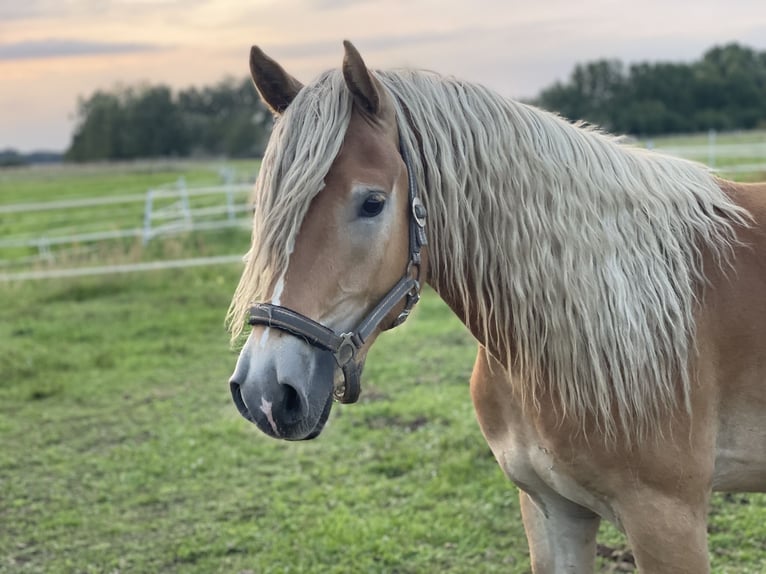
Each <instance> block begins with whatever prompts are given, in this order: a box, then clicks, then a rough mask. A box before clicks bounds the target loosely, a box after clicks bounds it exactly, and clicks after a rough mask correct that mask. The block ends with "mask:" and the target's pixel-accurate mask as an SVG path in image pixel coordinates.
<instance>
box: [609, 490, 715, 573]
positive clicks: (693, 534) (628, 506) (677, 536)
mask: <svg viewBox="0 0 766 574" xmlns="http://www.w3.org/2000/svg"><path fill="white" fill-rule="evenodd" d="M631 499H632V500H630V501H629V502H625V501H620V502H618V504H617V512H618V514H619V516H620V519H621V523H622V527H623V529H624V531H625V534H626V535H627V537H628V542H630V545H631V547H632V548H633V556H635V558H636V565H637V566H638V569H639V571H640V572H651V573H652V574H706V573H708V572H710V562H709V558H708V549H707V502H706V501H705V502H704V503H697V504H694V503H689V502H685V501H682V500H679V499H676V498H672V497H669V496H667V495H664V494H660V493H656V492H645V491H644V492H640V493H635V494H634V495H632V496H631Z"/></svg>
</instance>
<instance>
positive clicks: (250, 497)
mask: <svg viewBox="0 0 766 574" xmlns="http://www.w3.org/2000/svg"><path fill="white" fill-rule="evenodd" d="M241 167H243V168H244V169H248V166H241ZM148 171H149V172H150V173H147V169H141V168H140V167H135V166H133V167H132V168H131V169H126V168H125V166H118V167H116V168H109V167H108V166H101V167H99V168H98V169H95V168H87V167H86V168H82V169H72V168H67V169H65V170H62V171H60V172H58V173H57V174H56V175H55V177H54V176H52V175H50V172H46V171H44V170H43V171H35V170H31V171H29V170H26V171H12V172H2V171H0V205H4V204H10V203H17V202H21V201H24V202H27V201H43V200H53V199H57V198H61V197H62V196H65V195H66V196H68V197H72V198H73V197H85V196H101V195H105V194H109V193H134V192H141V190H145V189H146V188H147V186H153V185H161V184H165V183H172V182H173V181H174V180H175V179H176V178H177V177H179V175H184V176H185V177H186V178H187V181H188V182H190V184H191V183H192V182H195V181H199V182H202V183H204V182H207V181H209V180H211V179H214V178H215V177H216V174H215V171H214V170H211V169H210V168H209V167H208V166H202V167H200V166H197V165H193V164H184V165H174V166H164V167H162V168H157V169H154V168H152V169H149V170H148ZM48 216H50V214H49V215H46V217H48ZM17 225H20V222H19V221H18V220H17V219H16V218H8V217H0V236H2V234H4V233H9V231H8V230H9V229H11V228H14V226H17ZM25 225H27V226H28V227H27V229H32V228H34V227H35V225H45V221H37V222H35V221H34V216H33V217H32V220H29V221H27V222H26V223H25ZM247 247H248V233H247V231H244V230H229V232H227V233H222V234H199V235H194V236H188V237H177V238H169V239H167V240H163V241H161V242H158V243H156V244H154V245H153V244H150V245H149V246H148V247H147V248H143V247H142V246H140V245H132V246H130V249H128V250H127V251H124V250H122V249H116V248H115V249H114V250H111V248H110V249H108V250H104V251H103V252H101V253H100V254H99V255H97V256H94V257H95V262H100V263H107V262H111V259H110V257H116V258H117V259H118V260H124V259H125V258H126V257H127V258H128V259H130V260H143V259H144V258H155V257H161V256H168V255H172V256H175V257H185V256H196V255H200V254H208V253H244V251H245V250H246V249H247ZM131 250H132V251H131ZM152 250H154V251H152ZM126 253H127V255H126ZM238 274H239V269H238V265H228V266H218V267H205V268H196V269H187V270H172V271H155V272H150V273H135V274H124V275H111V276H104V277H91V278H81V279H76V280H74V279H70V280H61V279H52V280H46V281H37V282H34V281H29V282H12V283H2V282H0V302H2V304H0V445H1V446H0V572H1V573H6V572H7V573H9V574H10V573H14V574H15V573H33V572H34V573H38V572H39V573H46V574H47V573H54V574H55V573H73V572H75V573H79V572H87V573H90V572H94V573H95V572H98V573H101V572H104V573H114V572H120V573H123V574H124V573H154V572H158V573H159V572H162V573H166V572H168V573H172V572H180V573H185V572H193V573H197V572H198V573H210V572H221V573H230V572H231V573H240V574H245V573H257V574H261V573H287V572H293V573H324V572H329V573H354V574H355V573H366V572H380V573H393V572H395V573H432V572H455V573H474V572H490V573H491V572H510V573H525V572H529V560H528V553H527V548H526V540H525V537H524V533H523V530H522V526H521V520H520V516H519V510H518V504H517V491H516V489H515V487H513V486H512V485H511V484H510V483H509V482H508V481H507V480H506V479H505V478H504V477H503V475H502V473H501V471H500V470H499V468H498V467H497V465H496V463H495V461H494V459H493V457H492V456H491V454H490V452H489V449H488V448H487V446H486V444H485V443H484V440H483V438H482V437H481V434H480V432H479V430H478V426H477V424H476V421H475V418H474V415H473V409H472V406H471V402H470V397H469V392H468V377H469V374H470V372H471V368H472V364H473V357H474V355H475V342H474V341H473V340H472V339H471V337H470V335H468V334H467V332H466V330H465V329H464V328H463V327H462V325H461V324H460V323H459V322H458V321H457V320H456V319H455V318H454V317H453V316H452V315H451V313H450V312H449V311H448V309H447V308H446V307H445V306H444V305H443V304H442V303H441V302H440V301H439V300H438V298H437V297H436V296H435V295H434V294H433V293H432V292H427V293H426V294H425V297H424V299H423V301H422V303H421V304H420V305H419V306H418V308H417V310H416V313H415V316H414V317H413V318H412V319H411V320H410V321H409V322H408V323H407V324H405V325H403V326H402V327H401V328H399V329H397V330H396V331H394V332H392V333H390V334H386V335H384V336H382V337H381V339H380V340H379V342H378V343H376V346H375V347H374V348H373V350H372V352H371V353H370V356H369V358H368V360H367V367H366V370H365V376H364V379H363V385H364V392H363V395H362V399H361V401H360V402H359V403H358V404H356V405H336V406H335V407H334V409H333V414H332V415H331V419H330V421H329V423H328V426H327V428H326V429H325V431H324V433H323V434H322V435H321V437H320V438H318V439H317V440H314V441H310V442H307V443H284V442H278V441H274V440H271V439H268V438H267V437H265V436H264V435H262V434H261V433H259V432H258V431H257V429H256V428H255V427H254V426H253V425H251V424H250V423H248V422H246V421H245V420H244V419H242V418H241V417H240V416H239V415H238V414H237V413H236V409H235V408H234V406H233V404H232V402H231V399H230V397H229V391H228V385H227V378H228V375H229V374H230V372H231V371H232V369H233V367H234V363H235V360H236V350H234V349H231V348H230V347H229V344H228V337H227V334H226V333H225V331H224V327H223V318H224V314H225V311H226V308H227V305H228V300H229V297H230V296H231V293H232V292H233V290H234V287H235V285H236V282H237V279H238ZM709 530H710V554H711V558H712V561H713V571H714V572H716V573H718V572H721V573H742V574H744V573H749V574H757V573H763V572H766V495H763V494H736V495H716V496H715V497H714V499H713V503H712V508H711V521H710V527H709ZM599 542H600V543H601V545H602V546H601V547H600V550H599V554H600V555H601V558H599V564H600V569H601V571H602V572H625V571H631V569H632V568H631V566H630V554H629V552H628V551H627V545H626V543H625V539H624V537H623V536H622V535H621V534H619V533H618V532H617V531H616V530H615V529H614V528H612V527H611V526H609V525H606V524H605V525H604V526H602V529H601V533H600V537H599Z"/></svg>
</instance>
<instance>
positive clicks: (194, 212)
mask: <svg viewBox="0 0 766 574" xmlns="http://www.w3.org/2000/svg"><path fill="white" fill-rule="evenodd" d="M251 188H252V185H251V184H224V185H220V186H212V187H198V188H188V187H187V186H186V182H185V180H184V179H183V178H181V179H180V180H179V181H178V183H177V184H176V185H175V186H174V187H173V188H170V189H168V188H159V189H150V190H148V191H147V192H146V193H144V194H132V195H121V196H114V197H99V198H84V199H72V200H62V201H50V202H40V203H20V204H13V205H5V206H0V215H3V214H8V215H10V214H14V215H21V214H23V213H29V212H43V211H54V210H55V211H61V210H68V209H83V208H89V207H100V206H107V205H119V204H130V203H143V204H144V209H143V221H142V222H139V221H137V222H136V224H137V225H136V226H135V227H129V228H123V229H105V230H99V231H93V232H81V233H59V232H57V231H56V230H46V232H45V233H43V234H40V235H37V236H32V237H30V236H29V235H28V234H19V235H16V236H10V237H5V238H3V239H2V240H0V253H2V250H3V249H6V250H7V249H9V248H19V247H32V248H36V249H37V251H38V253H37V255H35V256H28V257H23V258H13V259H6V258H2V257H0V265H8V264H10V263H11V262H22V261H23V262H26V263H30V262H34V261H36V260H46V261H51V260H53V259H55V252H54V250H53V249H52V248H53V247H56V246H65V245H70V246H74V245H82V244H85V243H94V242H100V241H107V240H113V239H123V238H132V237H135V238H141V239H142V241H143V243H144V244H147V243H148V242H149V241H151V240H152V239H153V238H155V237H159V236H163V235H173V234H177V233H184V232H189V231H208V230H216V229H223V228H227V227H246V226H248V225H249V224H250V218H249V217H243V214H247V213H250V212H251V207H250V205H248V204H247V203H246V202H243V201H242V196H243V195H244V194H246V193H248V192H249V191H250V189H251ZM202 196H222V197H223V201H222V202H220V205H206V206H204V207H194V206H193V205H192V203H191V198H193V197H202ZM168 200H170V203H168ZM163 201H164V203H163ZM158 222H159V224H158ZM104 223H105V224H108V223H109V222H104Z"/></svg>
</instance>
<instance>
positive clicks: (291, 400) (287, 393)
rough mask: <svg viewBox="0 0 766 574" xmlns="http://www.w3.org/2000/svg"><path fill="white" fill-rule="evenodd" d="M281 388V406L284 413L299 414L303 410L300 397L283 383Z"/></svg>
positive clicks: (293, 389) (292, 388)
mask: <svg viewBox="0 0 766 574" xmlns="http://www.w3.org/2000/svg"><path fill="white" fill-rule="evenodd" d="M282 387H283V389H282V390H283V392H284V400H283V402H282V404H283V405H284V409H285V412H286V413H294V412H298V413H299V414H300V413H301V411H302V410H303V408H302V405H301V397H300V395H299V394H298V391H296V390H295V388H294V387H292V386H290V385H287V384H284V383H283V384H282Z"/></svg>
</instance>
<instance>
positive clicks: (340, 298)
mask: <svg viewBox="0 0 766 574" xmlns="http://www.w3.org/2000/svg"><path fill="white" fill-rule="evenodd" d="M344 46H345V57H344V60H343V67H342V70H343V75H342V76H343V83H344V84H345V88H344V89H345V90H346V93H345V94H341V97H346V98H347V99H349V100H350V102H351V113H350V119H348V124H347V128H346V129H345V133H344V134H342V142H341V143H340V148H339V152H338V153H337V155H335V157H334V158H331V163H329V164H328V167H329V169H328V170H327V171H326V173H319V174H316V175H318V176H319V178H320V179H321V184H320V185H319V189H318V190H317V193H315V194H314V195H313V197H310V196H308V197H309V199H308V207H307V209H306V211H305V215H304V216H303V218H302V220H301V221H295V218H294V224H295V226H296V231H295V233H294V234H293V235H292V239H291V240H290V241H289V242H288V243H289V245H286V246H283V249H284V250H286V253H285V254H284V257H285V259H284V261H285V264H284V265H283V268H281V269H278V270H277V269H273V266H269V265H266V266H262V268H260V270H259V271H256V272H255V273H261V274H262V273H266V272H270V273H271V275H272V276H271V277H268V278H266V279H265V281H266V282H267V283H268V287H265V288H263V289H261V292H260V293H259V294H258V298H259V299H260V301H252V303H255V304H256V305H255V307H253V310H252V311H251V314H250V320H249V322H250V324H252V325H253V329H252V331H251V332H250V334H249V336H248V337H247V341H246V343H245V345H244V347H243V348H242V351H241V353H240V356H239V359H238V361H237V366H236V368H235V371H234V373H233V375H232V377H231V380H230V387H231V392H232V397H233V399H234V402H235V404H236V405H237V407H238V409H239V412H240V413H241V414H242V415H243V416H244V417H245V418H247V419H248V420H250V421H252V422H254V423H255V424H256V425H257V426H258V428H260V429H261V430H262V431H263V432H265V433H266V434H268V435H269V436H272V437H275V438H282V439H287V440H302V439H310V438H314V437H316V436H317V435H318V434H319V433H320V432H321V430H322V428H323V426H324V424H325V422H326V421H327V418H328V416H329V413H330V409H331V407H332V403H333V397H334V396H335V397H337V398H340V399H341V400H343V399H344V398H345V399H346V400H345V401H344V402H353V401H354V400H356V397H357V396H358V378H359V375H360V373H361V369H362V367H363V364H364V359H365V357H366V354H367V351H368V350H369V347H370V345H371V344H372V342H373V341H374V339H375V338H376V337H377V335H378V334H379V333H380V331H382V330H385V329H387V328H390V327H392V326H393V325H394V324H398V322H400V321H401V320H402V318H403V317H404V316H406V313H408V312H409V308H410V307H411V306H412V305H413V304H414V302H415V301H416V298H417V291H418V290H419V283H418V279H419V276H420V267H421V265H420V246H421V245H422V244H424V243H425V237H424V235H423V232H422V224H423V220H422V217H421V218H418V217H416V218H415V219H418V221H420V228H418V229H415V230H414V231H413V229H412V226H413V223H412V222H411V220H412V219H413V216H412V215H410V213H411V211H412V204H413V202H412V197H410V196H411V192H412V184H411V183H410V180H409V177H408V167H407V165H406V162H405V160H404V157H406V152H405V155H404V156H403V155H402V150H401V149H400V141H399V132H398V128H397V113H396V109H395V104H394V101H393V97H392V96H391V95H390V94H389V93H387V91H386V90H385V89H384V88H383V87H382V86H381V84H380V83H379V82H378V80H377V79H376V78H375V75H374V74H373V73H371V72H370V71H369V70H368V69H367V67H366V66H365V63H364V61H363V60H362V58H361V56H360V55H359V53H358V52H357V50H356V49H355V48H354V46H352V45H351V44H350V43H349V42H345V43H344ZM250 69H251V73H252V78H253V81H254V83H255V86H256V88H257V89H258V91H259V93H260V94H261V97H262V99H263V101H264V102H265V103H266V104H267V105H268V106H269V107H270V108H271V109H272V111H273V112H274V113H275V115H276V116H277V120H276V121H277V123H280V122H290V124H291V125H292V131H291V134H292V136H291V137H289V138H288V137H272V138H271V140H270V142H269V147H268V148H267V151H266V155H265V157H264V163H266V162H267V161H268V158H270V157H271V156H273V155H275V154H276V155H279V152H280V151H281V150H279V149H276V148H277V147H279V146H299V145H301V143H302V142H300V141H295V139H296V138H298V139H300V138H301V137H302V132H301V130H305V129H307V128H305V127H303V128H302V127H301V125H302V124H304V122H306V120H307V119H309V120H310V119H311V118H310V117H308V116H311V115H312V114H314V113H321V112H317V111H316V108H311V107H310V106H309V108H308V109H309V111H306V109H305V107H304V109H295V107H294V106H293V102H294V101H297V100H298V99H299V98H303V99H304V100H310V99H311V98H312V97H316V96H315V95H312V93H311V90H312V89H313V87H312V86H311V85H309V86H305V87H304V86H302V85H301V83H300V82H299V81H298V80H296V79H295V78H293V77H292V76H290V75H289V74H288V73H287V72H286V71H285V70H284V69H283V68H282V67H281V66H280V65H279V64H278V63H276V62H275V61H274V60H272V59H271V58H269V57H268V56H266V55H265V54H264V53H263V52H262V51H261V50H260V49H259V48H257V47H253V48H252V50H251V54H250ZM304 92H305V93H304ZM312 109H313V110H314V111H311V110H312ZM305 125H308V124H304V126H305ZM315 141H316V142H318V143H316V146H317V147H319V146H323V145H324V142H323V141H322V139H321V137H319V138H315ZM321 152H322V150H319V149H317V150H309V151H308V152H307V156H306V157H308V158H309V159H308V161H307V162H306V165H287V166H285V165H281V167H278V169H283V170H284V171H286V172H289V171H291V170H292V171H295V170H306V169H312V160H311V157H313V156H314V155H317V154H321ZM298 155H299V154H298ZM280 157H282V156H280ZM295 157H297V156H296V155H295V154H294V155H293V156H291V159H289V160H281V161H282V164H285V163H288V164H290V163H292V164H294V163H297V161H296V160H295ZM275 169H277V168H275ZM265 177H267V175H264V169H263V168H262V171H261V174H259V179H261V178H265ZM259 185H260V187H261V188H264V187H266V186H268V185H269V184H268V182H263V181H262V182H258V183H257V184H256V190H258V189H259ZM287 185H288V187H289V185H290V184H289V183H288V184H287ZM295 185H299V184H295ZM283 187H284V186H283ZM319 190H321V191H319ZM408 190H409V191H408ZM272 191H273V190H266V191H265V192H264V193H263V194H261V196H258V193H257V192H256V203H257V202H259V201H261V202H263V203H264V205H263V206H259V205H256V212H257V211H258V209H259V208H261V209H263V210H264V211H262V212H261V214H260V216H261V218H262V219H268V217H269V216H268V214H267V213H266V212H265V210H267V207H266V205H265V204H267V203H268V204H270V205H271V206H272V207H271V209H272V212H273V213H274V214H275V215H274V216H273V219H274V220H273V221H261V223H260V225H259V224H258V222H257V221H256V223H255V224H254V233H253V242H254V247H253V249H256V248H257V247H258V246H259V245H260V243H261V242H262V241H265V240H267V237H268V236H269V234H272V235H273V232H272V231H271V228H272V227H275V226H276V227H279V226H283V225H288V224H289V222H285V221H280V218H281V217H282V216H283V213H282V212H280V207H279V206H280V202H281V201H286V198H281V197H278V196H277V197H268V194H269V193H270V192H272ZM296 191H298V192H300V190H295V189H282V190H281V193H283V194H284V195H285V196H287V195H288V194H291V193H293V192H296ZM304 195H305V194H304ZM418 203H419V202H418ZM419 207H420V208H421V209H422V204H421V205H419ZM422 215H423V217H424V214H422ZM255 217H256V220H257V218H258V214H256V216H255ZM413 233H414V235H415V236H416V237H415V239H413ZM418 233H419V234H420V236H421V240H420V241H418V240H417V236H418ZM264 234H265V235H264ZM265 237H266V238H265ZM413 241H415V242H416V243H417V244H416V245H414V246H413ZM415 251H417V253H415ZM252 256H253V255H252V250H251V257H252ZM251 279H252V278H251ZM258 280H261V281H264V277H263V276H262V275H261V276H259V277H258ZM248 281H249V279H248V277H247V274H245V275H243V278H242V280H241V283H240V287H239V290H240V291H241V292H243V293H246V292H248V285H247V282H248ZM384 302H385V304H383V303H384ZM403 311H404V314H403ZM333 345H334V346H333Z"/></svg>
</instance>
